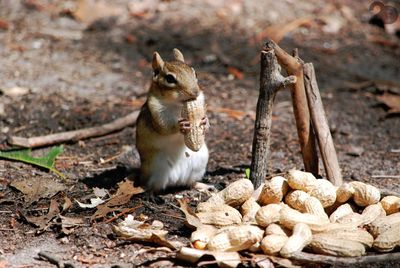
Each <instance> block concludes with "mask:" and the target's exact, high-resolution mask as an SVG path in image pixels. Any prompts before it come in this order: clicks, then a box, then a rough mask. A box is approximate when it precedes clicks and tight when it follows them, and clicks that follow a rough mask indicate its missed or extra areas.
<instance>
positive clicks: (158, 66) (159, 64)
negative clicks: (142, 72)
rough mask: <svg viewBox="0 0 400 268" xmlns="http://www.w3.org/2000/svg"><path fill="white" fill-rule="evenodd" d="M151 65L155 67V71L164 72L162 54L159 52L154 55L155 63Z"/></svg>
mask: <svg viewBox="0 0 400 268" xmlns="http://www.w3.org/2000/svg"><path fill="white" fill-rule="evenodd" d="M151 65H152V66H153V70H154V71H155V70H158V71H159V70H162V68H163V67H164V61H163V59H162V58H161V56H160V54H158V52H154V53H153V61H152V62H151Z"/></svg>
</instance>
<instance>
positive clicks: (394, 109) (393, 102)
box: [376, 92, 400, 115]
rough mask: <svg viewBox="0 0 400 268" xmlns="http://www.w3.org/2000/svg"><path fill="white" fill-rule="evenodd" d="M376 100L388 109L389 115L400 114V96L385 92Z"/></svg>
mask: <svg viewBox="0 0 400 268" xmlns="http://www.w3.org/2000/svg"><path fill="white" fill-rule="evenodd" d="M376 98H377V99H378V101H379V102H381V103H383V104H384V105H386V106H387V107H388V109H389V110H388V114H389V115H394V114H400V95H396V94H392V93H389V92H385V93H383V95H380V96H377V97H376Z"/></svg>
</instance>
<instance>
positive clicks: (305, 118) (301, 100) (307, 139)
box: [266, 40, 319, 174]
mask: <svg viewBox="0 0 400 268" xmlns="http://www.w3.org/2000/svg"><path fill="white" fill-rule="evenodd" d="M266 45H267V46H268V47H269V48H271V49H274V51H275V55H276V57H277V59H278V62H279V63H280V64H281V65H282V67H283V68H284V69H285V70H286V72H287V73H288V74H289V75H294V76H296V78H297V81H296V83H295V84H294V86H293V90H292V101H293V110H294V116H295V119H296V126H297V134H298V135H299V142H300V147H301V153H302V155H303V162H304V168H305V170H306V171H308V172H311V173H313V174H318V171H319V169H318V154H317V148H316V144H315V136H314V132H313V129H312V125H311V122H310V112H309V110H308V105H307V97H306V92H305V89H304V79H303V65H302V62H301V60H300V59H299V58H298V57H293V56H291V55H289V54H288V53H286V52H285V51H284V50H283V49H282V48H280V47H279V46H278V45H277V44H276V43H274V42H273V41H272V40H269V41H268V42H267V44H266Z"/></svg>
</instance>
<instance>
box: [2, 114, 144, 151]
mask: <svg viewBox="0 0 400 268" xmlns="http://www.w3.org/2000/svg"><path fill="white" fill-rule="evenodd" d="M138 115H139V111H134V112H132V113H130V114H128V115H127V116H124V117H121V118H118V119H116V120H114V121H112V122H110V123H107V124H104V125H101V126H97V127H90V128H84V129H79V130H73V131H67V132H60V133H55V134H50V135H46V136H38V137H32V138H22V137H16V136H12V137H10V138H9V139H8V143H10V144H11V145H16V146H21V147H27V148H34V147H41V146H47V145H53V144H57V143H63V142H67V141H79V140H82V139H87V138H91V137H97V136H101V135H105V134H108V133H111V132H114V131H117V130H120V129H123V128H125V127H127V126H130V125H133V124H135V123H136V119H137V117H138Z"/></svg>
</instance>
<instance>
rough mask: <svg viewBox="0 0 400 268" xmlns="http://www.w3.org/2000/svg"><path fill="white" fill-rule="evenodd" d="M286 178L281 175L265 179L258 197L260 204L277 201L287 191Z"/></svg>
mask: <svg viewBox="0 0 400 268" xmlns="http://www.w3.org/2000/svg"><path fill="white" fill-rule="evenodd" d="M288 187H289V186H288V183H287V180H286V179H285V178H284V177H282V176H276V177H273V178H271V179H270V180H267V181H265V184H264V187H263V188H262V191H261V194H260V196H259V198H258V202H259V203H260V205H262V206H264V205H268V204H272V203H279V202H281V201H282V199H283V197H284V196H285V194H286V193H287V191H288Z"/></svg>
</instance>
